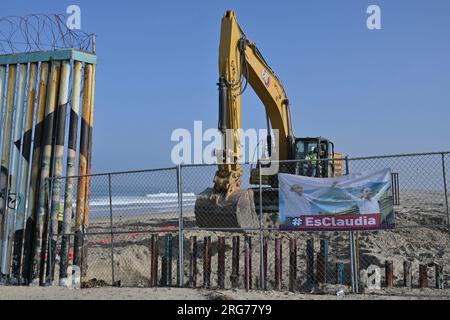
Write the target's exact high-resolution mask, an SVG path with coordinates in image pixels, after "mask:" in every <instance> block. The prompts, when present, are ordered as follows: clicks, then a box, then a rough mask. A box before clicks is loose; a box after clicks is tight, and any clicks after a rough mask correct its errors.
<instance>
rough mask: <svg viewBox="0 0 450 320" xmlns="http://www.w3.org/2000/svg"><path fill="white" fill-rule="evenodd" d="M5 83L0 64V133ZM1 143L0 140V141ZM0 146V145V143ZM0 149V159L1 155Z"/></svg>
mask: <svg viewBox="0 0 450 320" xmlns="http://www.w3.org/2000/svg"><path fill="white" fill-rule="evenodd" d="M5 84H6V66H5V65H0V135H1V132H2V130H3V111H4V110H3V109H4V107H5V99H4V97H5ZM0 143H1V141H0ZM0 146H1V145H0ZM1 152H2V150H1V149H0V159H1V156H2V153H1Z"/></svg>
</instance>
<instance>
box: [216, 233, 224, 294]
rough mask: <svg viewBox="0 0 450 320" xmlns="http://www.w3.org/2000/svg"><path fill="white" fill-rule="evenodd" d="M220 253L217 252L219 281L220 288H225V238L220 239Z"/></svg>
mask: <svg viewBox="0 0 450 320" xmlns="http://www.w3.org/2000/svg"><path fill="white" fill-rule="evenodd" d="M218 245H219V247H218V253H217V260H218V261H217V282H218V286H219V289H225V238H224V237H219V239H218Z"/></svg>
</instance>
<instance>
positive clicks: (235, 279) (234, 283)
mask: <svg viewBox="0 0 450 320" xmlns="http://www.w3.org/2000/svg"><path fill="white" fill-rule="evenodd" d="M239 244H240V239H239V236H234V237H233V253H232V261H231V276H230V280H231V287H232V288H233V289H234V288H238V287H239Z"/></svg>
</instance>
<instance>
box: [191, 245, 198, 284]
mask: <svg viewBox="0 0 450 320" xmlns="http://www.w3.org/2000/svg"><path fill="white" fill-rule="evenodd" d="M190 251H191V257H190V261H189V286H190V287H191V288H196V287H197V237H196V236H193V237H191V241H190Z"/></svg>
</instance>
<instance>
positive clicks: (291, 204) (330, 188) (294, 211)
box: [278, 169, 395, 231]
mask: <svg viewBox="0 0 450 320" xmlns="http://www.w3.org/2000/svg"><path fill="white" fill-rule="evenodd" d="M278 180H279V202H280V203H279V204H280V215H279V220H280V228H281V230H299V231H315V230H317V231H345V230H382V229H393V228H395V217H394V208H393V199H392V187H391V170H390V169H383V170H380V171H375V172H364V173H360V174H351V175H347V176H343V177H337V178H325V179H318V178H310V177H303V176H297V175H290V174H282V173H280V174H279V175H278Z"/></svg>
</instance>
